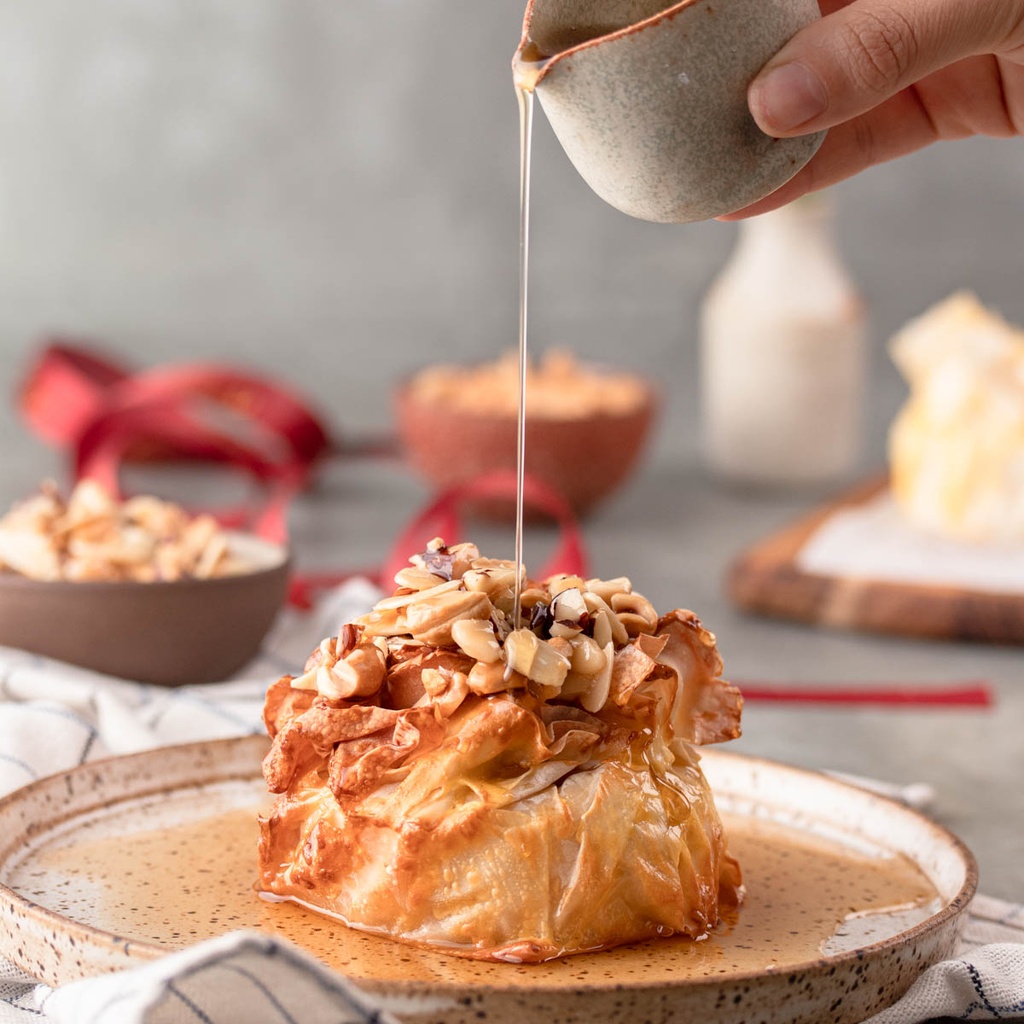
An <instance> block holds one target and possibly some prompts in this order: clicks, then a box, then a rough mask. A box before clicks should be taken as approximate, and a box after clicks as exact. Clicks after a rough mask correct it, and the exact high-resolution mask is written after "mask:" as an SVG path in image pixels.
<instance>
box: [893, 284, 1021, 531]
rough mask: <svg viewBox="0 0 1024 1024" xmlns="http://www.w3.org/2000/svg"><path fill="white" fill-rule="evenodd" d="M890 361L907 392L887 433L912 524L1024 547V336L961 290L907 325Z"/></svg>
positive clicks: (900, 497) (899, 493)
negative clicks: (907, 396)
mask: <svg viewBox="0 0 1024 1024" xmlns="http://www.w3.org/2000/svg"><path fill="white" fill-rule="evenodd" d="M891 354H892V358H893V360H894V362H895V363H896V365H897V366H898V367H899V369H900V371H901V372H902V373H903V376H904V377H905V378H906V380H907V383H908V384H909V386H910V396H909V398H908V400H907V402H906V404H905V405H904V406H903V408H902V409H901V410H900V412H899V414H898V415H897V417H896V419H895V420H894V422H893V424H892V427H891V429H890V432H889V462H890V469H891V476H892V491H893V495H894V497H895V499H896V501H897V503H898V504H899V506H900V508H901V509H902V510H903V513H904V514H905V516H906V517H907V519H908V520H909V521H910V522H911V523H913V524H914V525H915V526H917V527H919V528H920V529H922V530H924V531H926V532H928V533H931V534H934V535H937V536H940V537H946V538H949V539H952V540H957V541H966V542H971V543H1000V542H1019V541H1021V540H1024V331H1021V330H1020V329H1018V328H1015V327H1013V326H1011V325H1010V324H1008V323H1007V322H1006V321H1005V320H1003V319H1001V318H1000V317H998V316H996V315H995V314H994V313H992V312H990V311H989V310H987V309H986V308H985V307H984V306H982V305H981V303H980V302H979V301H978V300H977V298H975V296H973V295H971V294H969V293H966V292H961V293H957V294H955V295H952V296H951V297H949V298H948V299H946V300H945V301H943V302H941V303H939V304H938V305H937V306H935V307H933V308H932V309H931V310H929V311H928V312H926V313H925V314H923V315H922V316H921V317H919V318H917V319H916V320H913V321H912V322H911V323H909V324H908V325H907V326H906V327H904V328H903V330H902V331H900V332H899V334H897V335H896V337H895V338H894V339H893V342H892V345H891Z"/></svg>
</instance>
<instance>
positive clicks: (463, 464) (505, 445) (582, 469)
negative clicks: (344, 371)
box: [396, 384, 658, 521]
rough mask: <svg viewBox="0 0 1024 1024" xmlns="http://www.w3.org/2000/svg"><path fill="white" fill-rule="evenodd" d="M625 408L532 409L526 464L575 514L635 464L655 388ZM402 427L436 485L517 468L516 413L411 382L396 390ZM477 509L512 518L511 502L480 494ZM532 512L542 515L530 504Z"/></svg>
mask: <svg viewBox="0 0 1024 1024" xmlns="http://www.w3.org/2000/svg"><path fill="white" fill-rule="evenodd" d="M644 387H645V389H646V397H645V399H644V401H643V403H642V404H641V405H639V406H637V407H636V408H634V409H632V410H630V411H628V412H623V413H598V414H591V415H588V416H586V417H583V418H570V419H554V418H547V417H541V416H536V417H527V421H526V471H527V473H529V474H530V475H531V476H533V477H536V478H537V479H539V480H541V481H542V482H544V483H546V484H548V485H549V486H551V487H553V488H554V489H555V490H557V491H558V492H559V493H560V494H561V495H562V496H563V497H564V498H565V499H566V500H567V501H568V503H569V504H570V505H571V506H572V509H573V511H574V512H575V513H576V514H577V515H586V514H587V513H588V512H591V511H592V510H593V509H594V508H596V507H597V505H599V504H600V503H601V502H602V501H604V500H605V499H606V498H608V497H609V495H611V494H612V493H613V492H614V491H615V490H616V489H617V488H618V487H620V486H621V485H622V484H623V483H624V482H625V481H626V480H627V478H628V477H629V475H630V474H631V473H632V472H633V471H634V470H635V469H636V467H637V464H638V463H639V461H640V457H641V454H642V453H643V451H644V448H645V446H646V444H647V440H648V437H649V435H650V432H651V427H652V424H653V422H654V419H655V415H656V412H657V406H658V402H657V395H656V392H655V389H654V388H653V387H652V386H650V385H648V384H645V385H644ZM396 411H397V417H398V432H399V437H400V439H401V442H402V446H403V449H404V454H405V457H406V459H407V461H408V462H409V464H410V465H411V466H412V467H413V468H414V469H415V470H416V471H417V472H419V473H420V474H421V475H422V476H424V477H425V478H426V479H427V480H429V481H430V483H432V484H433V485H434V486H435V487H436V488H438V489H443V488H447V487H451V486H454V485H457V484H463V483H466V482H468V481H471V480H473V479H474V478H476V477H479V476H481V475H483V474H485V473H488V472H491V471H494V470H498V469H512V470H514V469H515V468H516V431H517V422H516V417H515V416H514V415H510V414H506V413H503V412H495V413H489V412H483V411H474V412H467V411H466V410H464V409H457V408H453V407H452V406H450V405H447V404H443V403H441V402H437V401H429V400H423V399H421V398H418V397H417V396H416V395H415V394H414V393H413V392H412V390H411V389H410V387H409V386H408V385H405V386H403V387H402V388H400V389H399V391H398V393H397V395H396ZM472 511H474V512H476V513H477V514H479V515H483V516H485V517H487V518H491V519H497V520H504V521H507V520H509V519H511V518H512V517H513V515H514V512H515V507H514V503H513V502H501V501H494V502H481V503H477V504H475V505H474V506H473V507H472ZM526 511H527V515H528V516H529V517H530V518H532V519H537V518H540V516H539V515H538V514H537V513H535V512H532V511H531V510H529V509H527V510H526Z"/></svg>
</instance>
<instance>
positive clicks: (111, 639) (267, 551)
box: [0, 533, 288, 686]
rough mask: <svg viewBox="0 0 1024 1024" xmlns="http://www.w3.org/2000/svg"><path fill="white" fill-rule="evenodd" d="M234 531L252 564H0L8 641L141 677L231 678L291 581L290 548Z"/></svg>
mask: <svg viewBox="0 0 1024 1024" xmlns="http://www.w3.org/2000/svg"><path fill="white" fill-rule="evenodd" d="M229 536H230V543H231V546H232V548H233V550H234V552H235V553H237V555H238V556H239V557H240V558H241V559H243V560H244V561H245V563H246V564H249V565H251V566H252V567H253V568H252V571H251V572H246V573H240V574H238V575H234V576H220V577H215V578H212V579H187V580H175V581H173V582H163V583H74V582H65V581H57V582H41V581H38V580H31V579H26V578H25V577H23V576H17V575H15V574H13V573H4V572H0V644H3V645H6V646H8V647H18V648H21V649H23V650H27V651H35V652H36V653H37V654H43V655H45V656H46V657H48V658H56V659H58V660H59V661H66V662H70V663H71V664H73V665H79V666H81V667H83V668H88V669H92V670H94V671H96V672H102V673H104V674H107V675H112V676H120V677H121V678H123V679H133V680H137V681H138V682H143V683H158V684H160V685H163V686H178V685H182V684H185V683H204V682H213V681H216V680H220V679H226V678H227V677H228V676H230V675H231V674H232V673H233V672H235V671H237V670H238V669H239V668H241V667H242V666H243V665H244V664H245V663H246V662H247V661H248V660H249V659H250V658H251V657H252V656H253V655H254V654H255V653H256V651H257V649H258V648H259V645H260V642H261V641H262V640H263V637H264V636H265V635H266V632H267V630H268V629H269V628H270V626H271V624H272V623H273V621H274V618H275V616H276V615H277V612H278V610H279V609H280V607H281V605H282V603H283V601H284V597H285V591H286V588H287V583H288V553H287V551H286V550H285V549H283V548H281V547H278V546H277V545H274V544H270V543H268V542H266V541H262V540H260V539H259V538H257V537H254V536H252V535H250V534H241V533H232V534H230V535H229Z"/></svg>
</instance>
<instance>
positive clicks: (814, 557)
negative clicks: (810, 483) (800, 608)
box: [796, 490, 1024, 594]
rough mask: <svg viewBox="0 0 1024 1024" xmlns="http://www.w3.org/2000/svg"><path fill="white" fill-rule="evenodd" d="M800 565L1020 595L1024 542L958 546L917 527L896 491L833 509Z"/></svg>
mask: <svg viewBox="0 0 1024 1024" xmlns="http://www.w3.org/2000/svg"><path fill="white" fill-rule="evenodd" d="M796 561H797V565H798V566H799V567H800V569H802V570H803V571H804V572H809V573H816V574H818V575H821V576H850V577H853V578H855V579H868V580H881V581H883V582H886V583H914V584H919V585H921V586H929V585H931V586H951V587H952V586H955V587H964V588H966V589H968V590H981V591H988V592H990V593H996V594H1019V593H1020V591H1021V586H1022V582H1021V581H1024V544H1013V545H1010V544H1002V545H995V544H993V545H984V544H974V545H972V544H957V543H956V542H954V541H950V540H943V539H941V538H939V537H930V536H928V535H927V534H925V533H923V532H922V531H921V530H918V529H915V527H913V526H912V525H911V524H910V523H909V522H907V519H906V517H905V516H904V515H903V514H902V512H900V510H899V508H898V506H897V505H896V501H895V499H894V498H893V496H892V493H891V492H890V491H888V490H885V491H882V492H881V493H880V494H878V495H876V496H875V497H874V498H871V499H869V500H868V501H865V502H864V503H863V504H860V505H855V506H853V507H851V508H846V509H841V510H840V511H838V512H834V513H832V515H830V516H829V517H828V518H827V519H826V520H825V521H824V522H823V523H822V524H821V525H820V526H819V527H818V529H817V530H815V531H814V533H813V534H812V535H811V536H810V537H809V538H808V540H807V542H806V543H805V544H804V546H803V547H802V548H801V549H800V551H799V553H798V554H797V557H796Z"/></svg>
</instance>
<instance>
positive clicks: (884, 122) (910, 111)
mask: <svg viewBox="0 0 1024 1024" xmlns="http://www.w3.org/2000/svg"><path fill="white" fill-rule="evenodd" d="M820 6H821V12H822V15H823V17H822V18H821V20H820V21H816V22H814V23H813V24H811V25H809V26H808V27H807V28H805V29H804V30H803V31H801V32H799V33H798V34H797V35H796V36H794V37H793V39H791V40H790V41H789V42H788V43H787V44H786V45H785V46H784V47H783V48H782V49H781V50H780V51H779V52H778V53H777V54H776V55H775V56H774V57H773V58H772V59H771V60H770V61H769V62H768V64H767V65H765V67H764V68H763V69H762V70H761V72H760V73H759V74H758V76H757V77H756V78H755V79H754V81H753V82H752V83H751V86H750V89H749V91H748V94H747V101H748V103H749V106H750V111H751V113H752V114H753V116H754V119H755V120H756V121H757V123H758V125H759V126H760V127H761V130H762V131H764V132H767V133H768V134H769V135H772V136H774V137H776V138H785V137H788V136H793V135H804V134H807V133H809V132H814V131H819V130H821V129H823V128H828V129H830V131H829V133H828V135H827V137H826V138H825V141H824V142H823V143H822V145H821V148H820V149H819V150H818V152H817V153H816V154H815V156H814V157H813V159H812V160H811V161H810V162H809V163H808V164H807V165H806V166H805V167H804V168H803V169H802V170H801V171H800V172H799V173H798V174H797V175H796V176H795V177H794V178H793V179H792V180H791V181H789V182H788V183H787V184H785V185H783V186H782V188H780V189H778V190H777V191H776V192H773V193H772V194H771V195H770V196H768V197H766V198H765V199H762V200H761V201H760V202H757V203H754V204H753V205H751V206H748V207H746V208H745V209H743V210H740V211H738V212H737V213H734V214H731V215H729V216H728V217H724V218H722V219H723V220H730V219H736V218H740V217H748V216H752V215H754V214H758V213H766V212H767V211H768V210H773V209H775V208H776V207H779V206H783V205H784V204H786V203H788V202H791V201H792V200H793V199H796V198H797V197H799V196H801V195H804V194H805V193H807V192H814V191H816V190H818V189H821V188H825V187H826V186H828V185H832V184H834V183H835V182H837V181H841V180H843V179H844V178H848V177H851V176H852V175H854V174H856V173H858V172H859V171H862V170H864V169H865V168H867V167H870V166H872V165H873V164H878V163H882V162H884V161H886V160H892V159H894V158H896V157H899V156H904V155H905V154H907V153H911V152H913V151H914V150H917V149H921V148H922V147H924V146H927V145H928V144H929V143H932V142H936V141H939V140H942V139H963V138H967V137H968V136H971V135H988V136H995V137H998V138H1009V137H1012V136H1016V135H1024V0H820Z"/></svg>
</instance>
